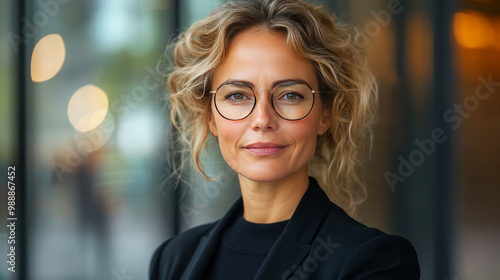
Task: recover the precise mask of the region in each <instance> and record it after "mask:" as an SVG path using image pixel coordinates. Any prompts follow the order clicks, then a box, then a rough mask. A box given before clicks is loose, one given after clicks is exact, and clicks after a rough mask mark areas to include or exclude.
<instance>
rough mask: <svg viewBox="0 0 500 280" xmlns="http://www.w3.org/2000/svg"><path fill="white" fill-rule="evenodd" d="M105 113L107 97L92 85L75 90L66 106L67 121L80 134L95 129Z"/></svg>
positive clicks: (106, 110)
mask: <svg viewBox="0 0 500 280" xmlns="http://www.w3.org/2000/svg"><path fill="white" fill-rule="evenodd" d="M107 112H108V97H107V96H106V93H105V92H104V91H103V90H102V89H100V88H98V87H96V86H94V85H86V86H84V87H82V88H80V89H79V90H77V91H76V92H75V93H74V94H73V96H72V97H71V99H70V101H69V104H68V117H69V121H70V122H71V124H72V125H73V127H74V128H75V129H76V130H78V131H81V132H85V131H89V130H92V129H94V128H96V127H97V126H98V125H99V124H100V123H101V122H102V121H103V120H104V117H106V114H107Z"/></svg>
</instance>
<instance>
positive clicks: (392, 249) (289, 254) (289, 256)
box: [149, 178, 420, 280]
mask: <svg viewBox="0 0 500 280" xmlns="http://www.w3.org/2000/svg"><path fill="white" fill-rule="evenodd" d="M242 207H243V202H242V200H241V198H240V199H239V200H238V201H237V202H236V203H235V204H234V205H233V206H232V207H231V209H230V210H229V211H228V212H227V213H226V215H225V216H224V217H223V218H222V219H220V220H218V221H216V222H213V223H210V224H206V225H202V226H198V227H195V228H192V229H189V230H187V231H185V232H184V233H182V234H180V235H178V236H175V237H173V238H171V239H169V240H167V241H165V242H164V243H163V244H162V245H160V247H158V249H157V250H156V252H155V253H154V255H153V258H152V261H151V266H150V273H149V278H150V279H151V280H153V279H155V280H156V279H161V280H167V279H169V280H170V279H175V280H177V279H202V277H203V274H204V272H205V270H206V268H207V265H208V264H209V263H210V260H211V258H212V256H213V254H214V253H215V251H216V249H217V246H218V245H219V241H220V237H221V234H222V231H223V229H224V227H225V226H226V225H227V224H229V223H230V222H231V221H232V220H233V219H235V218H236V217H237V216H238V215H239V213H241V211H242ZM254 279H266V280H267V279H314V280H316V279H317V280H321V279H350V280H351V279H380V280H392V279H394V280H412V279H420V269H419V265H418V260H417V255H416V253H415V250H414V249H413V246H412V245H411V243H410V242H409V241H407V240H406V239H404V238H402V237H399V236H395V235H388V234H385V233H383V232H381V231H379V230H377V229H373V228H368V227H366V226H364V225H362V224H360V223H358V222H356V221H355V220H353V219H352V218H350V217H349V216H348V215H347V214H346V213H345V212H344V211H343V210H342V209H340V208H339V207H338V206H336V205H335V204H333V203H332V202H330V200H329V199H328V197H327V196H326V194H325V193H324V192H323V190H322V189H321V188H320V187H319V185H318V184H317V182H316V180H314V179H313V178H311V180H310V185H309V188H308V189H307V191H306V193H305V194H304V196H303V197H302V199H301V201H300V203H299V205H298V206H297V209H296V210H295V212H294V213H293V215H292V218H291V219H290V221H289V222H288V224H287V225H286V227H285V230H284V231H283V233H282V234H281V236H280V237H279V238H278V240H276V243H275V244H274V246H273V247H272V249H271V251H270V252H269V255H268V256H267V257H266V259H265V260H264V263H263V264H262V266H261V267H260V269H259V271H258V272H257V274H256V276H255V278H254Z"/></svg>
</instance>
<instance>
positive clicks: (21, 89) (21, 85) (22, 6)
mask: <svg viewBox="0 0 500 280" xmlns="http://www.w3.org/2000/svg"><path fill="white" fill-rule="evenodd" d="M13 3H15V4H14V5H15V9H16V16H15V28H14V29H15V30H14V33H15V34H17V35H19V36H21V37H23V28H22V26H23V22H22V19H23V18H26V1H25V0H18V1H13ZM26 55H27V53H26V42H22V43H21V44H19V49H18V53H17V56H16V57H15V59H14V63H15V64H16V65H15V67H16V68H15V69H16V70H17V71H16V74H15V75H16V76H17V84H16V91H17V100H16V102H17V123H16V127H17V163H16V179H17V183H16V196H17V197H16V200H17V203H16V205H17V207H16V208H17V214H18V215H17V218H18V220H17V223H16V268H17V270H16V274H17V276H18V278H17V279H20V280H26V279H28V256H27V254H28V248H27V246H28V234H27V222H28V217H27V215H26V213H27V203H26V202H27V191H28V189H27V186H26V182H27V179H26V178H27V173H26V172H28V170H27V168H26V167H27V164H26V163H27V161H26V148H27V146H26V129H27V128H26V126H27V122H26V117H27V116H26V111H27V110H26V82H27V81H26V71H27V67H26V61H27V58H26Z"/></svg>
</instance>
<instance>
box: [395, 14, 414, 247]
mask: <svg viewBox="0 0 500 280" xmlns="http://www.w3.org/2000/svg"><path fill="white" fill-rule="evenodd" d="M410 12H411V6H410V5H407V6H406V7H405V8H404V9H403V10H402V12H401V13H399V14H397V15H394V19H395V29H396V41H395V43H396V55H395V57H396V70H397V73H398V84H397V86H396V94H397V95H398V98H399V100H400V101H401V103H400V106H403V109H402V110H400V111H401V112H402V114H403V116H402V117H403V120H402V123H401V127H400V128H401V129H402V130H403V131H402V133H401V134H402V136H403V141H404V145H403V146H402V147H401V150H397V151H394V152H395V153H396V155H404V156H406V155H408V154H409V153H410V152H411V149H412V148H413V147H412V144H413V139H415V137H416V132H415V120H414V118H413V114H412V112H413V111H414V109H413V107H412V97H411V90H410V86H409V82H408V71H407V69H408V66H407V64H406V63H407V60H406V58H405V53H406V49H407V46H406V40H405V39H406V30H407V28H406V27H407V22H406V19H407V17H408V15H409V14H410ZM395 106H398V105H397V104H395ZM394 145H395V146H398V143H394ZM394 158H397V156H394ZM397 167H398V164H397V163H396V164H394V170H397ZM413 180H414V178H413V177H411V178H408V179H407V180H405V182H402V183H401V184H399V185H398V186H397V189H396V190H395V191H394V193H393V195H394V228H395V230H396V232H397V233H398V234H401V235H403V236H407V237H408V236H409V235H410V232H411V229H412V226H411V225H410V224H411V223H413V222H414V221H413V220H412V219H411V217H412V213H411V209H409V206H408V205H409V203H408V200H410V199H412V196H411V192H412V191H413V186H412V183H413Z"/></svg>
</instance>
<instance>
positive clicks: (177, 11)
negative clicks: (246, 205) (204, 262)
mask: <svg viewBox="0 0 500 280" xmlns="http://www.w3.org/2000/svg"><path fill="white" fill-rule="evenodd" d="M173 12H174V29H173V30H174V36H178V35H179V33H180V30H181V0H173ZM167 55H169V54H167ZM171 128H172V129H171V130H170V131H169V133H173V135H176V134H178V131H177V130H176V129H175V128H174V127H173V126H171ZM173 135H172V136H170V137H168V138H169V139H176V138H177V137H175V136H173ZM167 145H168V149H174V147H173V145H172V144H171V143H169V144H167ZM176 150H177V151H179V149H176ZM169 155H173V156H175V157H176V158H173V159H170V160H172V161H173V162H174V164H179V162H180V158H179V157H178V155H179V153H177V152H175V151H173V152H169ZM177 183H178V184H177ZM176 185H177V186H176V188H175V190H174V203H173V204H172V206H173V207H174V209H173V214H174V234H179V233H180V231H181V217H180V215H181V213H180V211H179V203H180V200H181V189H180V188H181V187H182V186H181V182H176Z"/></svg>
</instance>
